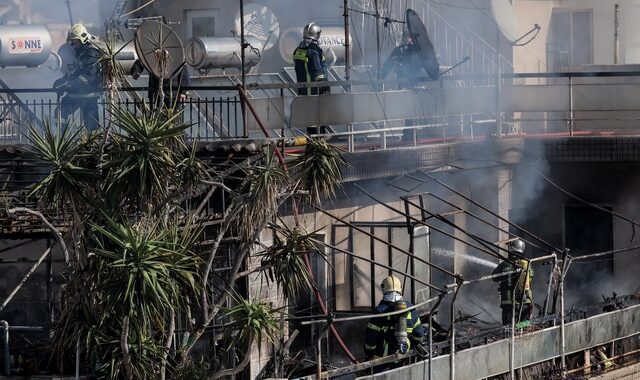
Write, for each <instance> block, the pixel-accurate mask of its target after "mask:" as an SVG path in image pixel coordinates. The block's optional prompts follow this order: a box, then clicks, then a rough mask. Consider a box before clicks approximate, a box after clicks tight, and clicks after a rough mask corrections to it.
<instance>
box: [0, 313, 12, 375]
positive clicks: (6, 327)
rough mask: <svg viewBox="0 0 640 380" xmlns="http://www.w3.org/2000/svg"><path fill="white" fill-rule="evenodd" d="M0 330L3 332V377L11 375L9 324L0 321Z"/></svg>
mask: <svg viewBox="0 0 640 380" xmlns="http://www.w3.org/2000/svg"><path fill="white" fill-rule="evenodd" d="M0 328H2V329H3V330H4V344H3V346H4V352H3V356H4V374H5V376H10V375H11V373H10V372H11V361H10V360H9V322H7V321H0Z"/></svg>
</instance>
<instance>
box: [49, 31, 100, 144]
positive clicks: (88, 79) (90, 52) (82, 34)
mask: <svg viewBox="0 0 640 380" xmlns="http://www.w3.org/2000/svg"><path fill="white" fill-rule="evenodd" d="M92 39H93V37H92V36H91V34H89V32H88V31H87V28H85V26H84V25H82V24H75V25H73V26H72V27H71V29H69V32H68V33H67V43H68V44H69V45H70V46H71V47H72V48H73V56H74V59H73V61H72V62H71V64H70V65H69V66H68V68H67V70H66V71H65V74H64V76H63V77H62V78H60V79H58V80H56V81H55V83H54V84H53V88H54V89H55V90H56V92H57V93H58V96H59V97H60V107H61V110H62V117H63V118H65V119H66V118H68V117H70V116H71V115H73V113H74V112H75V111H76V110H77V109H80V111H81V112H82V120H83V123H84V126H85V128H87V130H88V131H93V130H96V129H97V128H98V125H99V124H98V123H99V122H98V115H99V113H98V98H99V97H100V94H101V92H102V69H101V62H100V60H101V57H102V54H101V52H100V50H99V49H98V48H97V47H96V45H95V43H93V41H92Z"/></svg>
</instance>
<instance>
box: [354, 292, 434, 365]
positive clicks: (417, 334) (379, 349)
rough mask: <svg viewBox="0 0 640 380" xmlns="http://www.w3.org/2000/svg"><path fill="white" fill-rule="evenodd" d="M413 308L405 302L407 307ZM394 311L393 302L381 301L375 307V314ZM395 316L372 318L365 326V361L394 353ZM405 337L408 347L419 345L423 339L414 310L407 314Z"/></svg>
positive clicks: (423, 332)
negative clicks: (406, 336) (407, 340)
mask: <svg viewBox="0 0 640 380" xmlns="http://www.w3.org/2000/svg"><path fill="white" fill-rule="evenodd" d="M411 306H413V305H412V304H411V302H409V301H407V307H411ZM394 310H395V304H394V303H393V302H388V301H382V302H380V304H379V305H378V307H376V310H375V313H376V314H383V313H388V312H391V311H394ZM396 318H397V316H395V315H394V316H387V317H374V318H371V320H369V323H368V324H367V335H366V338H365V346H364V351H365V356H366V357H367V359H371V358H373V357H376V356H377V357H384V356H387V355H391V354H393V353H395V352H396V338H395V335H394V332H395V322H396ZM406 318H407V335H408V336H409V347H411V346H412V345H413V344H416V343H419V342H420V341H421V340H422V337H424V334H425V331H424V327H423V326H422V323H421V322H420V317H419V316H418V313H417V312H416V311H415V309H414V310H411V311H410V312H407V314H406Z"/></svg>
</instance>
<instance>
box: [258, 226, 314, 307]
mask: <svg viewBox="0 0 640 380" xmlns="http://www.w3.org/2000/svg"><path fill="white" fill-rule="evenodd" d="M271 229H272V230H273V244H272V245H271V246H270V247H269V248H268V249H267V250H266V252H265V255H264V257H263V259H262V263H261V264H262V267H264V268H265V270H264V271H265V272H266V274H267V278H268V279H269V280H270V281H273V282H276V283H277V284H278V285H280V287H281V288H282V291H283V293H284V295H285V297H287V298H289V297H297V296H298V292H299V291H300V290H310V289H311V286H312V284H311V279H310V275H309V271H308V269H307V265H306V263H305V261H304V255H306V254H308V253H310V252H313V251H319V248H318V246H317V243H316V242H315V240H313V238H312V234H310V233H306V232H305V231H304V230H303V229H302V228H299V227H294V228H290V227H288V226H286V225H285V224H282V225H275V224H274V225H272V226H271Z"/></svg>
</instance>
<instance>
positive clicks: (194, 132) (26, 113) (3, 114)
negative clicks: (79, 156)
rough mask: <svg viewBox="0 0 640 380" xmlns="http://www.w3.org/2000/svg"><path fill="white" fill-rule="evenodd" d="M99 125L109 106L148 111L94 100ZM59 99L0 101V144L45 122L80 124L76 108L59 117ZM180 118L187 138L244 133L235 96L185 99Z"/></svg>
mask: <svg viewBox="0 0 640 380" xmlns="http://www.w3.org/2000/svg"><path fill="white" fill-rule="evenodd" d="M97 103H98V110H99V112H98V113H99V120H98V122H99V123H100V125H103V126H106V125H107V124H109V123H110V122H111V117H110V116H111V115H110V112H109V106H114V107H117V108H120V109H127V110H129V111H130V112H131V113H133V114H135V115H141V114H142V112H145V110H150V105H149V103H148V102H146V101H142V100H136V99H122V100H116V101H115V102H113V103H108V102H107V101H105V100H104V99H99V100H98V102H97ZM60 105H61V103H60V101H58V100H52V99H44V98H40V99H29V100H25V101H23V102H16V101H13V100H6V101H2V100H0V144H20V143H28V142H29V139H28V136H29V133H30V132H29V129H30V127H33V129H34V130H36V131H39V130H42V126H43V125H44V124H46V123H49V124H50V125H52V126H56V125H57V123H58V122H62V123H66V122H69V123H70V124H71V125H75V126H78V127H81V126H82V125H83V121H82V117H81V111H80V109H79V108H78V109H76V110H75V111H74V112H73V113H72V114H71V115H70V116H69V117H68V118H65V119H64V120H63V119H62V117H61V111H60V110H61V108H60ZM179 108H180V109H181V111H182V115H181V116H180V119H181V121H182V122H184V123H185V124H186V125H188V127H187V129H186V130H185V133H186V135H187V138H188V139H193V140H198V141H210V140H219V139H225V138H239V137H243V136H244V135H245V131H244V129H243V116H242V107H241V101H240V99H239V97H238V96H233V97H212V98H209V97H207V98H202V99H187V100H186V101H184V102H181V103H180V105H179Z"/></svg>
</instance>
